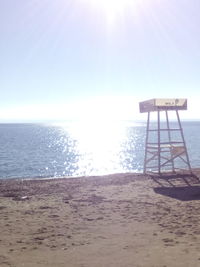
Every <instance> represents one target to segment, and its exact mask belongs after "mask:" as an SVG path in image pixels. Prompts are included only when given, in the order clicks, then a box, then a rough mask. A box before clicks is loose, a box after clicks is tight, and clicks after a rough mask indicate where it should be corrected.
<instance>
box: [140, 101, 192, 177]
mask: <svg viewBox="0 0 200 267" xmlns="http://www.w3.org/2000/svg"><path fill="white" fill-rule="evenodd" d="M139 106H140V112H141V113H144V112H146V113H148V117H147V128H146V142H145V158H144V173H150V174H151V173H157V174H159V175H160V174H163V173H165V174H166V173H176V172H177V171H180V170H186V169H187V170H189V172H190V173H191V174H192V170H191V166H190V161H189V156H188V152H187V148H186V143H185V139H184V135H183V129H182V126H181V121H180V117H179V113H178V111H179V110H186V109H187V99H160V98H156V99H151V100H147V101H143V102H140V104H139ZM169 111H170V112H173V114H174V113H175V120H174V119H173V123H171V122H170V121H169V114H168V112H169ZM152 112H154V113H155V112H157V120H155V121H154V122H153V123H152V122H150V117H151V116H150V115H151V113H152ZM161 113H162V114H161ZM163 113H164V114H163ZM161 115H162V116H163V115H164V120H161ZM152 125H153V126H152Z"/></svg>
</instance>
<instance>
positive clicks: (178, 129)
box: [148, 128, 181, 132]
mask: <svg viewBox="0 0 200 267" xmlns="http://www.w3.org/2000/svg"><path fill="white" fill-rule="evenodd" d="M148 131H149V132H158V131H181V128H173V129H160V130H158V129H149V130H148Z"/></svg>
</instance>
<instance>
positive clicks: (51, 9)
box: [0, 0, 200, 121]
mask: <svg viewBox="0 0 200 267" xmlns="http://www.w3.org/2000/svg"><path fill="white" fill-rule="evenodd" d="M199 14H200V1H199V0H187V1H186V0H173V1H170V0H132V1H131V0H115V1H114V0H0V92H1V97H0V120H1V121H10V120H13V121H14V120H18V121H22V120H27V121H28V120H33V119H35V120H38V121H39V120H43V119H53V120H54V119H70V118H72V119H73V118H84V117H95V116H97V117H99V118H105V117H106V118H123V119H139V118H140V114H139V113H138V101H142V100H147V99H150V98H155V97H166V98H169V97H181V98H183V97H186V98H188V111H184V113H183V116H182V117H183V118H200V113H199V103H198V102H199V100H200V91H199V88H200V16H199Z"/></svg>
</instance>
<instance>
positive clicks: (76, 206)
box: [0, 170, 200, 267]
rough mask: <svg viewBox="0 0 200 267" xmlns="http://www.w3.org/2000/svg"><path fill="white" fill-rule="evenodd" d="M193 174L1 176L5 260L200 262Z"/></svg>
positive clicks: (198, 200)
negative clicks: (51, 177)
mask: <svg viewBox="0 0 200 267" xmlns="http://www.w3.org/2000/svg"><path fill="white" fill-rule="evenodd" d="M194 173H195V176H191V175H189V174H178V175H172V176H163V177H159V176H147V175H146V176H144V175H142V174H131V173H127V174H113V175H108V176H99V177H82V178H72V179H46V180H29V181H27V180H9V181H8V180H7V181H6V180H1V181H0V216H1V219H0V229H1V235H0V266H1V267H7V266H12V267H21V266H26V267H33V266H41V267H46V266H52V267H55V266H58V267H60V266H67V267H107V266H108V267H139V266H140V267H166V266H170V267H175V266H176V267H179V266H180V267H186V266H187V267H188V266H190V267H194V266H195V267H196V266H200V253H199V251H200V179H199V178H200V170H195V171H194Z"/></svg>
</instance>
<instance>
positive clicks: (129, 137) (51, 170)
mask: <svg viewBox="0 0 200 267" xmlns="http://www.w3.org/2000/svg"><path fill="white" fill-rule="evenodd" d="M182 127H183V131H184V136H185V141H186V145H187V149H188V154H189V158H190V162H191V166H192V167H193V168H197V167H200V157H199V154H200V135H199V129H200V122H199V121H184V122H182ZM145 135H146V123H145V122H132V121H124V122H122V121H120V122H117V121H114V122H91V121H90V122H78V121H69V122H66V123H57V124H30V123H27V124H13V123H10V124H9V123H8V124H0V178H1V179H3V178H39V177H40V178H45V177H63V176H65V177H76V176H85V175H87V176H88V175H95V176H96V175H104V174H111V173H124V172H142V170H143V161H144V144H145Z"/></svg>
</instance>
